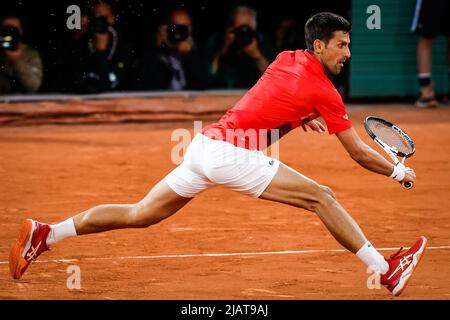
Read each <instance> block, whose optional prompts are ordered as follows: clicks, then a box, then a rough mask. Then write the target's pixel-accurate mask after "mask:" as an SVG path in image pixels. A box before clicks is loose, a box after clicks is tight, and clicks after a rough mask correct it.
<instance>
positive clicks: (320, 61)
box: [306, 49, 330, 77]
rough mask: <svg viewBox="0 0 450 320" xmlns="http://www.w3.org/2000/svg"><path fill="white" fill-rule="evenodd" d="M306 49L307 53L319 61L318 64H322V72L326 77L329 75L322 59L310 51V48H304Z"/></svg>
mask: <svg viewBox="0 0 450 320" xmlns="http://www.w3.org/2000/svg"><path fill="white" fill-rule="evenodd" d="M306 51H308V53H309V54H310V55H312V56H313V57H314V58H315V59H316V60H317V61H319V63H320V65H321V66H322V69H323V73H325V75H326V76H327V77H330V72H329V71H328V69H327V68H325V65H324V64H323V63H322V60H321V59H320V58H319V56H318V55H316V54H315V53H314V52H313V51H311V50H309V49H306Z"/></svg>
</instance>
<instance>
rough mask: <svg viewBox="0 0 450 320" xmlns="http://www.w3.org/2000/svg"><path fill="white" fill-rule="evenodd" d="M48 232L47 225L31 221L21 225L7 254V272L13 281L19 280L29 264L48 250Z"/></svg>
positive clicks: (28, 220) (48, 227)
mask: <svg viewBox="0 0 450 320" xmlns="http://www.w3.org/2000/svg"><path fill="white" fill-rule="evenodd" d="M49 232H50V226H49V225H48V224H44V223H40V222H37V221H34V220H31V219H27V220H25V221H24V222H23V223H22V225H21V226H20V230H19V236H18V238H17V240H16V241H15V242H14V243H13V245H12V247H11V251H10V252H9V271H10V272H11V276H12V277H13V278H14V279H20V278H21V277H22V275H23V274H24V272H25V270H27V268H28V266H29V265H30V263H31V262H33V261H34V260H36V259H37V257H39V256H40V255H41V253H42V252H44V251H47V250H49V248H48V247H47V235H48V233H49Z"/></svg>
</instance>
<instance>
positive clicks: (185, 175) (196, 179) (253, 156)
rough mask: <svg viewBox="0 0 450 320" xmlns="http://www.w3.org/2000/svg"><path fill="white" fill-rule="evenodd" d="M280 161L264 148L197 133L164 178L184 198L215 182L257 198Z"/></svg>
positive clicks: (271, 177)
mask: <svg viewBox="0 0 450 320" xmlns="http://www.w3.org/2000/svg"><path fill="white" fill-rule="evenodd" d="M279 165H280V162H279V161H278V160H277V159H274V158H270V157H268V156H266V155H264V153H263V152H262V151H258V150H247V149H244V148H240V147H236V146H234V145H233V144H231V143H228V142H225V141H220V140H213V139H211V138H208V137H206V136H205V135H203V134H200V133H199V134H197V135H196V136H195V137H194V139H193V140H192V142H191V144H190V145H189V146H188V148H187V150H186V154H185V156H184V159H183V162H182V163H181V164H180V165H179V166H178V167H176V168H175V169H174V170H173V171H172V172H170V173H169V174H168V175H167V176H166V178H165V181H166V182H167V184H168V185H169V187H170V188H171V189H172V190H173V191H175V192H176V193H177V194H179V195H180V196H182V197H185V198H192V197H194V196H196V195H197V194H198V193H200V192H202V191H204V190H206V189H207V188H208V187H211V186H213V185H223V186H226V187H228V188H230V189H232V190H234V191H238V192H243V193H245V194H248V195H249V196H251V197H254V198H258V197H259V196H260V195H261V194H262V193H263V192H264V190H265V189H266V188H267V186H268V185H269V183H270V182H271V181H272V179H273V177H274V176H275V174H276V172H277V170H278V167H279Z"/></svg>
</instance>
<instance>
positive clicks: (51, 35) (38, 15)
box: [0, 0, 351, 92]
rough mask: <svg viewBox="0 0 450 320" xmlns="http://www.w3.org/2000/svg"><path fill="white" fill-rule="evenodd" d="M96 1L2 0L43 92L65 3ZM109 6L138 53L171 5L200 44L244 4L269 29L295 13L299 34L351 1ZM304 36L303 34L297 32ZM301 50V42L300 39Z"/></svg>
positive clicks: (64, 34)
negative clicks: (35, 55) (18, 23)
mask: <svg viewBox="0 0 450 320" xmlns="http://www.w3.org/2000/svg"><path fill="white" fill-rule="evenodd" d="M98 2H101V1H98V0H97V1H77V0H70V1H68V0H60V1H37V0H19V1H2V4H1V5H0V7H1V11H0V16H3V15H5V14H10V13H13V14H17V15H19V16H20V17H21V18H22V22H23V24H24V29H25V35H24V40H25V42H26V43H28V44H29V45H31V46H32V47H34V48H36V49H38V50H39V52H40V54H41V56H42V59H43V63H44V83H43V85H42V87H41V90H40V91H41V92H42V91H48V88H49V87H51V86H49V83H50V82H51V79H52V75H53V74H54V73H55V72H61V70H55V68H54V66H55V61H58V59H60V57H59V53H60V52H62V50H61V49H62V48H63V47H64V46H65V44H66V43H67V41H69V39H70V32H72V31H70V30H68V29H67V27H66V20H67V18H68V17H69V14H67V13H66V10H67V7H68V6H70V5H73V4H75V5H78V6H79V7H80V8H81V13H82V14H88V13H89V9H90V7H92V6H93V5H94V4H96V3H98ZM104 2H105V1H104ZM106 2H108V3H110V4H111V5H112V6H113V9H114V12H115V15H116V18H117V21H116V26H115V27H116V29H118V30H119V32H120V33H121V35H122V37H125V38H126V39H127V41H129V42H130V44H131V45H132V50H133V55H139V53H140V52H142V50H143V48H145V47H146V46H148V45H150V43H152V38H153V34H154V32H155V29H156V25H157V24H158V23H159V22H160V21H161V20H162V19H163V18H164V16H165V15H166V13H167V12H168V11H169V10H170V9H173V8H176V7H184V8H186V9H187V10H188V11H189V12H190V13H191V15H192V17H193V23H194V39H195V40H196V42H197V43H198V44H200V45H202V43H204V42H205V41H206V40H207V39H208V37H209V36H210V35H212V34H213V33H215V32H218V31H220V30H222V29H223V28H224V25H225V23H226V19H227V16H228V13H229V12H230V10H231V9H232V8H233V7H234V6H236V5H238V4H244V5H248V6H250V7H253V8H255V9H257V11H258V27H259V29H260V31H262V32H264V33H266V34H270V33H271V32H273V31H274V30H275V28H276V25H277V23H278V22H279V21H280V20H281V19H283V18H285V17H291V18H294V19H295V20H296V21H297V22H298V24H299V26H301V27H299V33H300V34H301V35H303V29H302V27H303V26H304V23H305V22H306V20H307V19H308V17H310V16H311V15H313V14H314V13H317V12H320V11H332V12H335V13H338V14H341V15H342V16H344V17H345V18H348V19H349V18H350V4H351V2H350V0H343V1H336V0H334V1H332V0H315V1H312V2H311V1H309V2H304V1H292V0H290V1H287V0H276V1H265V2H263V1H236V0H229V1H212V0H192V1H167V0H166V1H162V0H151V1H144V0H128V1H125V0H110V1H106ZM301 39H303V36H301ZM299 46H300V48H299V49H304V47H305V45H304V41H303V42H302V43H300V44H299Z"/></svg>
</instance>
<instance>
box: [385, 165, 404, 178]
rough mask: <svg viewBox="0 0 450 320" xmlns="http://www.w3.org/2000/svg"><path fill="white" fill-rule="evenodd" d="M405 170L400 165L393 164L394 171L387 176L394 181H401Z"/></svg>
mask: <svg viewBox="0 0 450 320" xmlns="http://www.w3.org/2000/svg"><path fill="white" fill-rule="evenodd" d="M405 175H406V173H405V170H404V169H403V168H401V167H400V166H395V167H394V171H393V172H392V174H391V175H390V176H389V178H392V179H394V180H395V181H402V180H403V179H404V178H405Z"/></svg>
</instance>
